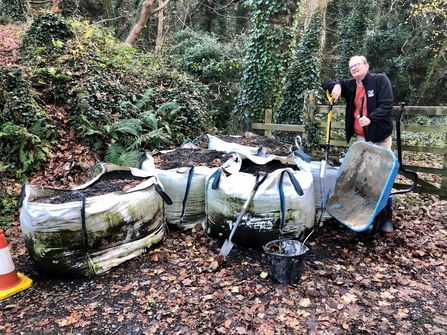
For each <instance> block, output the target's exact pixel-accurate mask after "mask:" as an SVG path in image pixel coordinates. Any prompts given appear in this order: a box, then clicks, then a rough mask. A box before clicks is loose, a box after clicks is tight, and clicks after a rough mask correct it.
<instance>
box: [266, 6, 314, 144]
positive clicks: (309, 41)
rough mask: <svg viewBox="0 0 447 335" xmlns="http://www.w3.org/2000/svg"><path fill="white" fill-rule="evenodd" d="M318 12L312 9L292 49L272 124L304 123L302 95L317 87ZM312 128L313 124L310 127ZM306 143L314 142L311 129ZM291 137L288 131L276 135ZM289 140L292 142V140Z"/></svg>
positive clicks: (285, 137)
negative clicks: (297, 41)
mask: <svg viewBox="0 0 447 335" xmlns="http://www.w3.org/2000/svg"><path fill="white" fill-rule="evenodd" d="M321 19H322V17H321V12H320V11H319V10H316V11H315V12H314V13H313V15H312V19H311V20H310V21H309V23H308V24H307V26H306V27H305V30H304V34H303V35H302V37H301V39H300V42H299V43H298V46H297V48H296V50H295V52H294V55H293V61H292V64H291V66H290V68H289V70H288V71H287V76H286V82H285V85H284V90H283V94H282V98H281V103H280V106H279V110H278V112H277V114H276V120H275V122H276V123H285V124H307V123H308V122H310V120H306V121H307V122H304V113H303V112H304V95H305V93H306V92H308V91H317V90H318V89H319V88H320V67H321V64H320V52H319V51H320V49H321V35H322V29H321V22H322V20H321ZM312 128H313V129H315V128H314V127H312ZM307 130H308V131H307V134H306V135H307V137H306V140H307V144H306V145H307V146H312V143H315V142H316V135H317V134H315V132H314V131H310V129H307ZM277 136H280V137H281V138H284V139H288V140H291V138H290V136H291V134H288V133H286V134H277ZM292 143H293V142H292Z"/></svg>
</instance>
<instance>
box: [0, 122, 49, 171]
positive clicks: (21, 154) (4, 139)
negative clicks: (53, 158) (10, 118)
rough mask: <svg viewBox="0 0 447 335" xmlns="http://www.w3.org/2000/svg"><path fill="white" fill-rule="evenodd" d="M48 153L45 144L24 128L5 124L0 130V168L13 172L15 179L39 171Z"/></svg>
mask: <svg viewBox="0 0 447 335" xmlns="http://www.w3.org/2000/svg"><path fill="white" fill-rule="evenodd" d="M49 151H50V149H49V145H48V143H47V142H45V141H42V140H41V139H40V138H39V137H38V136H37V135H34V134H32V133H30V132H28V130H27V129H26V128H25V127H22V126H18V125H15V124H13V123H12V122H6V123H5V124H3V126H2V127H1V128H0V160H1V161H2V166H7V167H8V168H9V169H10V170H11V171H15V173H16V177H17V178H22V177H24V176H25V172H26V173H29V174H30V173H33V172H35V171H37V170H39V169H40V167H41V165H42V164H43V163H44V162H45V161H46V158H47V154H48V152H49Z"/></svg>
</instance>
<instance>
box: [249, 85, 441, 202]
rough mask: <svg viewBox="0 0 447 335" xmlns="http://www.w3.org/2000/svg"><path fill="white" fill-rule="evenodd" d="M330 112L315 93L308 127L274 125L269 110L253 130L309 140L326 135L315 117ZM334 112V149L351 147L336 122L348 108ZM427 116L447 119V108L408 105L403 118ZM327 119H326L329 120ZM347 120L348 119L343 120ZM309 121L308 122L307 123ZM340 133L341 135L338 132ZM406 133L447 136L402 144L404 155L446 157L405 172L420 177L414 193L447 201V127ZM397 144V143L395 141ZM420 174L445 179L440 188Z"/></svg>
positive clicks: (411, 128) (308, 105)
mask: <svg viewBox="0 0 447 335" xmlns="http://www.w3.org/2000/svg"><path fill="white" fill-rule="evenodd" d="M398 108H399V107H398V106H396V107H394V109H393V113H396V112H397V110H398ZM328 112H329V106H328V105H318V104H317V103H316V97H315V94H313V93H307V94H306V96H305V101H304V113H305V114H307V115H305V116H304V118H303V119H304V120H310V121H311V122H308V124H305V125H291V124H273V123H272V111H271V110H269V109H267V110H266V113H265V121H264V123H253V124H252V125H251V127H252V128H253V129H259V130H264V131H265V134H266V135H271V132H272V130H277V131H292V132H297V133H301V134H302V137H303V138H306V129H307V130H308V131H309V130H310V129H312V128H317V129H319V130H321V133H322V134H324V135H325V129H326V125H327V122H317V123H315V122H313V120H315V116H316V115H317V114H319V115H323V116H324V115H325V114H327V113H328ZM332 112H333V115H334V118H333V121H332V123H331V128H332V129H333V130H334V131H331V139H330V144H331V146H341V147H348V146H349V145H351V144H352V142H351V143H349V144H348V143H346V139H345V138H344V137H343V136H342V135H340V134H339V133H343V134H344V131H340V130H344V126H345V123H344V121H334V120H337V119H338V118H337V116H336V114H344V113H345V106H338V105H337V106H333V108H332ZM418 115H425V116H429V117H433V116H447V106H406V107H405V108H404V110H403V114H402V118H403V117H404V116H418ZM325 119H326V118H325ZM343 120H344V118H343ZM305 122H306V121H305ZM337 130H339V132H337ZM402 132H411V133H419V132H424V133H440V134H443V135H444V143H443V145H439V146H423V145H402V146H401V149H402V154H403V153H404V152H420V153H432V154H438V155H441V157H442V168H436V167H433V166H431V167H429V166H417V165H405V164H403V167H404V169H405V170H411V171H415V172H417V173H418V174H419V180H418V185H417V186H416V188H415V189H414V190H413V191H414V192H417V193H429V194H434V195H438V196H439V197H440V198H441V199H443V200H446V199H447V126H427V125H401V133H402ZM394 142H395V141H394ZM317 144H318V145H325V144H326V139H325V138H319V139H318V143H317ZM392 149H393V150H396V149H397V147H396V144H395V143H393V148H392ZM399 173H400V174H401V175H403V176H404V177H406V174H405V173H404V172H402V171H400V172H399ZM420 174H428V175H436V176H439V177H440V178H441V183H440V186H437V185H434V184H432V183H431V182H429V181H428V180H426V178H425V179H424V177H422V176H421V175H420ZM394 188H395V189H406V188H408V185H405V184H400V183H398V182H396V183H395V184H394Z"/></svg>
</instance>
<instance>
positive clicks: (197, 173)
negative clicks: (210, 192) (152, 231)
mask: <svg viewBox="0 0 447 335" xmlns="http://www.w3.org/2000/svg"><path fill="white" fill-rule="evenodd" d="M216 169H217V168H212V169H211V168H209V167H205V166H190V167H182V168H178V169H171V170H159V169H156V170H155V173H156V174H157V176H158V178H159V179H160V181H161V183H162V184H163V187H164V190H165V192H166V194H168V195H169V197H170V198H171V200H172V205H171V206H168V208H167V209H166V221H167V223H168V224H169V225H170V226H174V227H175V228H177V229H180V230H188V229H192V228H194V227H195V226H196V225H197V224H202V223H203V221H204V220H205V218H206V215H205V183H206V178H207V176H208V175H209V174H210V173H212V172H213V171H215V170H216Z"/></svg>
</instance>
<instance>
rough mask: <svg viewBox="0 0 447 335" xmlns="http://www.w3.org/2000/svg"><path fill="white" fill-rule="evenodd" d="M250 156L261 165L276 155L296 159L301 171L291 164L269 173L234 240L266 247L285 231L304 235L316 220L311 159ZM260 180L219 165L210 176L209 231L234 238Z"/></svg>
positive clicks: (247, 245) (214, 234)
mask: <svg viewBox="0 0 447 335" xmlns="http://www.w3.org/2000/svg"><path fill="white" fill-rule="evenodd" d="M245 159H250V160H251V161H253V162H255V163H256V164H258V165H262V164H267V163H268V162H270V161H272V160H280V161H282V162H283V163H286V162H288V163H289V164H291V163H292V162H295V165H296V166H295V168H298V170H294V169H292V168H291V167H285V168H282V169H277V170H275V171H273V172H270V173H268V176H267V178H266V180H265V181H264V182H263V183H262V184H261V185H260V186H259V189H258V190H257V192H256V195H255V197H254V198H253V200H252V202H251V204H250V205H249V206H248V209H247V213H246V214H245V215H244V216H243V218H242V221H241V222H240V224H239V226H238V228H237V230H236V232H235V234H234V236H233V239H232V240H233V242H234V243H235V244H237V245H240V246H244V247H252V248H262V246H264V245H265V244H266V243H267V242H269V241H271V240H274V239H277V238H278V237H280V236H289V237H293V238H296V239H302V238H304V237H305V235H307V233H308V230H310V229H312V228H313V226H314V223H315V195H314V186H313V178H312V172H311V170H310V168H309V166H308V165H307V163H305V162H303V161H301V159H299V158H297V157H295V156H294V155H291V156H289V157H280V156H277V157H274V156H272V155H269V157H258V156H245ZM284 166H287V165H284ZM260 168H261V167H260ZM261 170H262V169H261ZM254 185H255V176H254V175H253V174H249V173H244V172H238V173H233V174H231V175H227V174H225V173H224V172H223V171H219V170H217V171H216V172H215V173H213V174H212V175H210V176H209V178H208V180H207V184H206V200H205V211H206V217H207V220H206V223H205V226H204V228H205V231H206V233H207V234H208V235H209V236H211V237H215V238H219V239H222V240H224V239H227V238H228V237H229V235H230V232H231V229H232V227H233V225H234V224H235V222H236V220H237V217H238V214H239V213H240V211H241V209H242V207H243V205H244V203H245V201H246V200H247V199H248V197H249V195H250V193H251V191H252V189H253V186H254Z"/></svg>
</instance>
